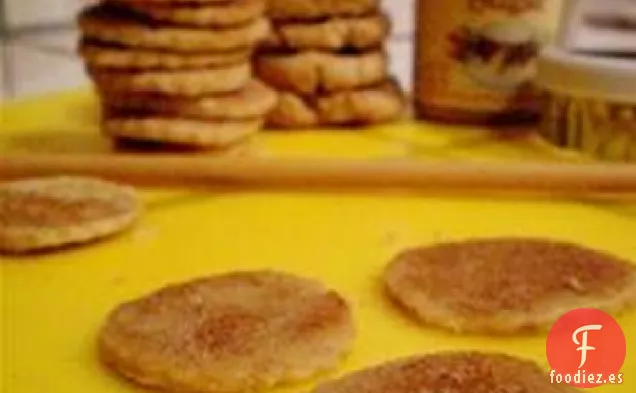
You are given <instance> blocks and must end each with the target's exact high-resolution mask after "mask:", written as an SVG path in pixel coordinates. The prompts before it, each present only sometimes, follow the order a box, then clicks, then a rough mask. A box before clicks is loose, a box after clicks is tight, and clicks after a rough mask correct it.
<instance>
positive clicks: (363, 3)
mask: <svg viewBox="0 0 636 393" xmlns="http://www.w3.org/2000/svg"><path fill="white" fill-rule="evenodd" d="M379 9H380V1H379V0H269V3H268V14H269V16H270V18H272V19H273V20H282V21H290V20H292V21H294V20H302V21H306V20H316V19H321V18H327V17H331V16H361V15H367V14H372V13H377V12H378V11H379Z"/></svg>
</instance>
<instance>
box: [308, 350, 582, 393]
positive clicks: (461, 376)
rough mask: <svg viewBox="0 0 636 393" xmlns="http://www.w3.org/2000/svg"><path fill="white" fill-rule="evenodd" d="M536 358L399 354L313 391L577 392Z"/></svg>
mask: <svg viewBox="0 0 636 393" xmlns="http://www.w3.org/2000/svg"><path fill="white" fill-rule="evenodd" d="M577 391H578V390H577V389H574V388H573V387H570V386H568V385H558V384H553V383H551V381H550V376H549V375H548V374H547V373H546V372H545V371H543V370H542V369H541V368H540V367H539V366H538V365H537V364H536V363H535V362H533V361H529V360H525V359H520V358H516V357H512V356H508V355H503V354H495V353H490V354H489V353H479V352H442V353H438V354H433V355H428V356H422V357H417V358H410V359H400V360H397V361H393V362H390V363H386V364H383V365H380V366H376V367H373V368H369V369H366V370H362V371H358V372H355V373H353V374H351V375H349V376H345V377H343V378H342V379H339V380H336V381H333V382H328V383H325V384H323V385H321V386H319V387H318V388H317V389H315V390H314V392H313V393H385V392H392V393H411V392H426V393H428V392H444V393H494V392H497V393H520V392H523V393H576V392H577Z"/></svg>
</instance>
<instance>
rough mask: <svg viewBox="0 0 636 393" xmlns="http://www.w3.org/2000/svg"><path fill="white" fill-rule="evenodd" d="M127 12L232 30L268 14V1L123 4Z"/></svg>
mask: <svg viewBox="0 0 636 393" xmlns="http://www.w3.org/2000/svg"><path fill="white" fill-rule="evenodd" d="M119 2H120V3H122V4H124V5H125V6H126V7H127V8H129V9H131V10H133V11H135V12H137V13H139V14H141V15H144V16H146V17H148V18H150V19H152V20H155V21H157V22H168V23H174V24H178V25H182V26H193V27H230V26H238V25H242V24H246V23H249V22H251V21H254V20H255V19H258V18H260V17H261V16H263V15H264V14H265V10H266V4H265V0H232V1H230V2H227V1H226V2H220V1H219V2H208V3H184V4H180V3H169V2H160V1H147V0H137V1H130V0H120V1H119Z"/></svg>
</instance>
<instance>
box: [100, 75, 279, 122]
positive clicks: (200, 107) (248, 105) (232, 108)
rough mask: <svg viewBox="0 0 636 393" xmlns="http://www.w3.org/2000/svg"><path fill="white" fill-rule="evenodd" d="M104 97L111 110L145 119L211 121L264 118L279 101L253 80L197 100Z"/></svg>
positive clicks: (156, 96) (162, 96)
mask: <svg viewBox="0 0 636 393" xmlns="http://www.w3.org/2000/svg"><path fill="white" fill-rule="evenodd" d="M101 96H102V101H103V102H104V103H105V105H107V106H108V107H110V108H115V109H125V110H134V111H138V112H141V113H143V114H146V115H151V114H163V115H170V116H175V117H181V118H189V119H212V120H215V119H228V120H242V119H251V118H255V117H264V116H265V115H266V114H268V113H269V112H270V111H271V110H272V109H273V108H274V106H275V105H276V103H277V99H278V96H277V94H276V92H274V91H273V90H272V89H270V88H269V87H267V86H265V85H264V84H263V83H262V82H259V81H257V80H252V81H251V82H249V83H248V84H247V85H246V86H245V87H244V88H242V89H241V90H238V91H236V92H231V93H227V94H223V95H214V96H202V97H197V98H187V97H172V96H165V95H158V94H143V93H137V94H131V93H124V94H121V93H117V92H116V93H109V92H103V93H102V94H101Z"/></svg>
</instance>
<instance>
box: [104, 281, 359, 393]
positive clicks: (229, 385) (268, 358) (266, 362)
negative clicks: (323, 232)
mask: <svg viewBox="0 0 636 393" xmlns="http://www.w3.org/2000/svg"><path fill="white" fill-rule="evenodd" d="M353 336H354V328H353V321H352V316H351V312H350V310H349V307H348V306H347V304H346V302H345V301H344V300H343V299H342V298H341V297H340V296H339V295H337V294H336V293H334V292H332V291H329V290H327V289H326V288H324V287H323V286H322V285H321V284H319V283H317V282H314V281H310V280H306V279H302V278H298V277H294V276H290V275H286V274H281V273H274V272H242V273H231V274H227V275H222V276H216V277H211V278H208V279H202V280H198V281H194V282H190V283H186V284H182V285H175V286H170V287H168V288H165V289H163V290H161V291H158V292H156V293H154V294H152V295H150V296H148V297H145V298H143V299H140V300H137V301H135V302H131V303H127V304H124V305H122V306H121V307H119V308H118V309H117V310H116V311H114V312H113V313H112V314H111V315H110V317H109V318H108V321H107V323H106V324H105V326H104V328H103V330H102V331H101V334H100V339H99V347H100V353H101V357H102V359H103V361H104V362H105V363H106V364H107V365H109V366H110V367H111V368H113V369H114V370H116V371H118V372H120V373H122V374H123V375H125V376H126V377H128V378H131V379H132V380H134V381H137V382H138V383H140V384H142V385H146V386H149V387H157V388H163V389H167V390H172V391H180V392H196V393H202V392H243V391H254V390H257V389H262V388H267V387H271V386H275V385H279V384H281V383H287V382H294V381H298V380H301V379H305V378H307V377H311V376H313V375H314V374H315V373H317V372H322V371H326V370H328V369H331V368H333V367H335V366H336V365H337V364H338V362H339V361H340V360H341V358H342V356H343V355H344V354H345V353H346V352H347V351H349V349H350V347H351V345H352V340H353Z"/></svg>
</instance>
